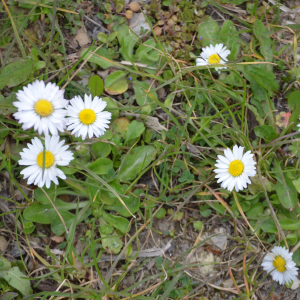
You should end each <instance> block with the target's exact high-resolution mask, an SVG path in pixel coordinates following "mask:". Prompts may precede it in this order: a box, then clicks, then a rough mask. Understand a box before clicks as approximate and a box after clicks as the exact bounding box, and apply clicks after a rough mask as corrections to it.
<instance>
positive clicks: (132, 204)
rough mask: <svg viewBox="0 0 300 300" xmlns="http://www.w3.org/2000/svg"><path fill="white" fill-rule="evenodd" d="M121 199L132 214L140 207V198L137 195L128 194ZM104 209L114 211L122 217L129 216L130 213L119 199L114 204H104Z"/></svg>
mask: <svg viewBox="0 0 300 300" xmlns="http://www.w3.org/2000/svg"><path fill="white" fill-rule="evenodd" d="M122 200H123V202H124V203H125V205H126V206H127V208H128V209H129V210H130V212H131V213H132V214H134V213H135V212H136V211H138V209H139V208H140V200H139V198H138V197H135V196H133V195H131V194H129V195H128V198H127V197H122ZM104 209H106V210H113V211H116V212H118V213H119V214H120V215H121V216H123V217H130V213H129V212H128V211H127V210H126V208H125V207H124V206H123V205H122V203H121V202H120V201H119V200H118V201H117V202H116V203H115V204H114V205H105V206H104Z"/></svg>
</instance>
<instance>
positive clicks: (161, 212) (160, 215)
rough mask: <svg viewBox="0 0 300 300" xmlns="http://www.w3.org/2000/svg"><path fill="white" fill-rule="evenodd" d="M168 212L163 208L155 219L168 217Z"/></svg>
mask: <svg viewBox="0 0 300 300" xmlns="http://www.w3.org/2000/svg"><path fill="white" fill-rule="evenodd" d="M166 213H167V211H166V210H165V209H164V208H163V207H161V208H160V209H159V210H158V212H157V213H156V214H155V218H157V219H162V218H163V217H164V216H165V215H166Z"/></svg>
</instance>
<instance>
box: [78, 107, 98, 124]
mask: <svg viewBox="0 0 300 300" xmlns="http://www.w3.org/2000/svg"><path fill="white" fill-rule="evenodd" d="M79 120H80V121H81V123H83V124H85V125H90V124H93V123H94V122H95V121H96V113H95V112H94V111H93V110H92V109H89V108H85V109H83V110H82V111H81V112H80V113H79Z"/></svg>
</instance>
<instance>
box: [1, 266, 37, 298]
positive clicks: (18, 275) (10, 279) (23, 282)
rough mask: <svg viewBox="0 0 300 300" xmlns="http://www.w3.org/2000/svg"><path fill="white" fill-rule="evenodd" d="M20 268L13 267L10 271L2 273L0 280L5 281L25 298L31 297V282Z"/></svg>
mask: <svg viewBox="0 0 300 300" xmlns="http://www.w3.org/2000/svg"><path fill="white" fill-rule="evenodd" d="M22 277H26V275H25V274H23V273H22V272H21V271H20V269H19V268H18V267H13V268H11V269H10V270H8V271H2V272H0V278H2V279H4V280H5V281H6V282H7V283H8V284H9V285H10V286H11V287H13V288H14V289H16V290H18V291H19V292H20V293H21V294H22V295H23V296H24V297H26V296H29V295H30V292H31V287H30V281H29V280H28V279H24V278H22Z"/></svg>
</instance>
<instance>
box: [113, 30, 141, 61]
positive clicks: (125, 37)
mask: <svg viewBox="0 0 300 300" xmlns="http://www.w3.org/2000/svg"><path fill="white" fill-rule="evenodd" d="M117 38H118V40H119V44H120V45H121V47H120V53H121V55H122V56H123V58H124V59H125V60H127V61H130V62H131V61H132V60H133V49H134V46H135V44H136V43H137V42H138V40H139V38H138V37H136V36H135V35H133V34H132V33H131V32H130V30H129V28H128V26H126V25H122V26H121V27H120V28H119V31H118V35H117Z"/></svg>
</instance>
